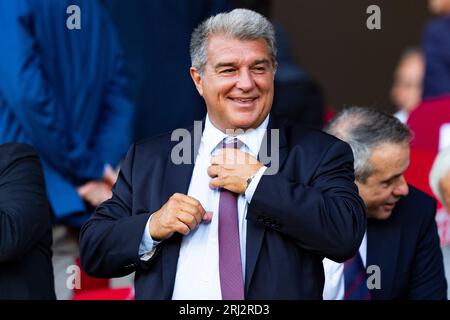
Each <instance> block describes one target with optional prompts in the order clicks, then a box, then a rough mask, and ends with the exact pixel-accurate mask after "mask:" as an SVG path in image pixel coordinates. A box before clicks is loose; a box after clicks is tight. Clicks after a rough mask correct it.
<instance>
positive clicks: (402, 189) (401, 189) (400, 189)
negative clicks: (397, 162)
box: [394, 176, 409, 197]
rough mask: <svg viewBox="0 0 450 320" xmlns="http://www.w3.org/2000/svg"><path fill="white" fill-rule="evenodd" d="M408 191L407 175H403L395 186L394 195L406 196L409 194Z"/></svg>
mask: <svg viewBox="0 0 450 320" xmlns="http://www.w3.org/2000/svg"><path fill="white" fill-rule="evenodd" d="M408 193H409V187H408V184H407V183H406V180H405V177H404V176H401V177H400V181H399V182H398V184H397V185H396V186H395V188H394V195H395V196H397V197H404V196H406V195H408Z"/></svg>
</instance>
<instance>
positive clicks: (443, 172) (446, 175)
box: [430, 147, 450, 295]
mask: <svg viewBox="0 0 450 320" xmlns="http://www.w3.org/2000/svg"><path fill="white" fill-rule="evenodd" d="M430 186H431V190H433V193H434V195H435V196H436V197H437V198H438V200H439V201H440V202H441V204H442V205H443V207H441V208H439V209H438V211H437V213H436V222H437V225H438V230H439V237H440V239H441V249H442V254H443V255H444V268H445V275H446V278H447V282H449V279H450V147H448V148H446V149H443V150H441V151H440V152H439V154H438V155H437V157H436V159H435V160H434V163H433V167H432V168H431V171H430ZM448 287H450V284H449V286H448ZM448 295H450V288H449V289H448Z"/></svg>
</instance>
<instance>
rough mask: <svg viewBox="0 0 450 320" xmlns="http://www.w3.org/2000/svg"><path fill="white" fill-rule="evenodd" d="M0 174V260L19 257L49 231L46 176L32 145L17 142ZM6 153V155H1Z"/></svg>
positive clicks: (4, 260) (6, 260)
mask: <svg viewBox="0 0 450 320" xmlns="http://www.w3.org/2000/svg"><path fill="white" fill-rule="evenodd" d="M8 154H11V155H12V157H11V158H10V160H9V161H8V164H7V166H6V167H5V169H4V170H2V172H1V173H0V262H9V261H13V260H17V259H20V258H21V257H22V256H24V255H26V254H27V252H28V251H29V250H30V249H31V248H33V247H34V246H35V245H36V244H37V243H38V242H39V241H40V240H41V239H42V238H43V236H44V235H45V233H46V232H48V230H49V227H50V212H49V207H48V203H47V196H46V192H45V184H44V175H43V172H42V168H41V165H40V162H39V159H38V157H37V155H36V154H35V153H34V152H33V150H32V149H31V147H28V146H25V145H14V146H13V147H12V149H11V152H8ZM2 156H5V154H2Z"/></svg>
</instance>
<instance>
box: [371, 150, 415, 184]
mask: <svg viewBox="0 0 450 320" xmlns="http://www.w3.org/2000/svg"><path fill="white" fill-rule="evenodd" d="M369 163H370V165H371V166H372V168H373V176H378V177H380V178H382V179H388V178H390V177H393V176H395V175H399V174H402V173H403V172H404V171H405V170H406V169H407V168H408V166H409V144H408V143H407V142H405V143H382V144H381V145H379V146H376V147H374V148H373V149H372V150H371V154H370V158H369Z"/></svg>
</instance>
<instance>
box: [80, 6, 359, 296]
mask: <svg viewBox="0 0 450 320" xmlns="http://www.w3.org/2000/svg"><path fill="white" fill-rule="evenodd" d="M191 60H192V67H191V70H190V71H191V76H192V79H193V81H194V84H195V86H196V88H197V90H198V92H199V93H200V95H201V96H202V97H203V98H204V100H205V102H206V105H207V117H206V119H205V120H204V121H203V131H200V132H201V134H200V135H199V136H198V137H195V135H194V134H193V133H194V131H195V130H194V129H193V128H191V129H190V131H189V132H190V133H191V134H192V135H194V140H193V141H192V147H191V148H192V149H193V151H194V152H193V153H192V154H193V155H195V161H192V162H191V163H182V164H176V163H177V161H174V159H173V157H171V155H172V154H173V152H172V150H173V148H174V146H175V142H173V141H171V135H170V134H167V135H160V136H158V137H155V138H153V139H150V140H147V141H144V142H140V143H137V144H135V145H133V146H132V147H131V149H130V151H129V153H128V156H127V158H126V160H125V161H124V163H123V166H122V170H121V172H120V174H119V178H118V181H117V183H116V185H115V187H114V191H113V197H112V198H111V199H110V200H108V201H106V202H104V203H103V204H102V205H100V206H99V207H98V208H97V210H96V212H95V213H94V214H93V216H92V217H91V219H90V220H89V221H88V222H87V223H86V224H85V225H84V226H83V228H82V232H81V261H82V265H83V266H84V268H85V269H86V271H87V272H88V273H89V274H91V275H93V276H97V277H118V276H122V275H126V274H128V273H131V272H133V271H136V277H135V292H136V298H137V299H224V300H225V299H226V300H229V299H232V300H240V299H321V298H322V289H323V284H324V276H323V268H322V259H323V257H329V258H331V259H333V260H335V261H344V260H346V259H348V258H350V257H351V256H353V255H354V254H355V252H356V250H357V249H358V247H359V244H360V242H361V239H362V237H363V234H364V229H365V221H366V219H365V213H364V203H363V202H362V200H361V198H360V197H359V195H358V191H357V188H356V185H355V184H354V174H353V158H352V153H351V149H350V147H349V146H348V145H347V144H346V143H344V142H342V141H340V140H338V139H336V138H334V137H332V136H329V135H327V134H324V133H321V132H319V131H310V130H307V129H303V128H300V127H298V126H291V125H287V124H286V125H283V126H282V125H281V123H280V122H279V121H278V120H277V119H276V118H275V117H273V116H270V115H269V113H270V109H271V106H272V101H273V94H274V83H273V81H274V75H275V71H276V46H275V40H274V31H273V27H272V25H271V24H270V23H269V22H268V21H267V19H266V18H264V17H263V16H261V15H260V14H257V13H255V12H253V11H250V10H244V9H236V10H233V11H231V12H229V13H225V14H219V15H216V16H213V17H211V18H209V19H207V20H206V21H205V22H203V23H202V24H201V25H200V26H199V27H198V28H197V29H196V30H194V32H193V34H192V38H191ZM250 129H253V130H250ZM268 132H271V134H268ZM272 132H275V134H272ZM277 136H278V138H277ZM266 142H267V145H268V147H267V149H268V150H272V149H274V151H273V152H272V154H271V158H272V160H273V161H272V162H271V165H270V166H269V164H268V163H262V162H260V161H259V160H258V159H262V158H263V155H262V153H263V152H262V150H263V147H265V143H266ZM196 145H198V146H199V147H198V148H197V147H195V146H196ZM277 145H279V148H273V146H277ZM184 151H186V152H188V151H189V150H184ZM277 157H278V160H279V161H275V158H277ZM274 163H278V168H275V169H277V170H274V168H273V166H274Z"/></svg>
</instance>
